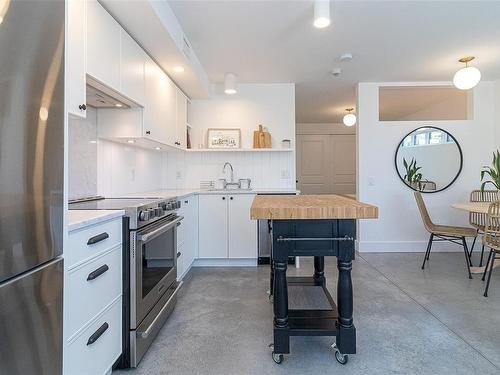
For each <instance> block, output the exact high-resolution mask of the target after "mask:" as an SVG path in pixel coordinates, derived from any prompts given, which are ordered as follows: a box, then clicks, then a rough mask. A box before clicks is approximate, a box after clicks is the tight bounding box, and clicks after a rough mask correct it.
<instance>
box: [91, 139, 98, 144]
mask: <svg viewBox="0 0 500 375" xmlns="http://www.w3.org/2000/svg"><path fill="white" fill-rule="evenodd" d="M89 143H97V141H96V140H95V139H93V140H91V141H89Z"/></svg>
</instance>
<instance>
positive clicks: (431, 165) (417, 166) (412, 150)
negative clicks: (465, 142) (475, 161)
mask: <svg viewBox="0 0 500 375" xmlns="http://www.w3.org/2000/svg"><path fill="white" fill-rule="evenodd" d="M394 162H395V164H396V170H397V172H398V175H399V177H400V178H401V180H402V181H403V182H404V183H405V184H406V185H407V186H408V187H410V188H412V189H413V190H416V191H420V192H422V193H435V192H438V191H442V190H444V189H446V188H448V187H449V186H450V185H451V184H452V183H453V182H455V180H456V179H457V177H458V175H459V174H460V172H461V170H462V163H463V158H462V150H461V149H460V145H459V144H458V142H457V140H456V139H455V137H453V136H452V135H451V134H450V133H448V132H447V131H445V130H443V129H440V128H435V127H421V128H418V129H415V130H413V131H412V132H411V133H409V134H407V135H406V136H405V137H404V138H403V139H402V140H401V142H400V143H399V145H398V149H397V150H396V156H395V158H394Z"/></svg>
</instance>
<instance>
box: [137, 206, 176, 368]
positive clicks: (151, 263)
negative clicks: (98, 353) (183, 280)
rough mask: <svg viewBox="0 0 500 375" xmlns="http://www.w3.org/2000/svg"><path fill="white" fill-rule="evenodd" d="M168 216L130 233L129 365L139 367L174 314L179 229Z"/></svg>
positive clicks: (174, 220) (172, 217)
mask: <svg viewBox="0 0 500 375" xmlns="http://www.w3.org/2000/svg"><path fill="white" fill-rule="evenodd" d="M182 219H183V217H182V216H177V215H175V214H173V215H170V216H167V217H165V218H163V219H161V220H158V221H156V222H154V223H152V224H150V225H147V226H145V227H142V228H140V229H138V230H132V231H131V232H130V250H131V251H130V270H131V271H132V270H135V272H130V295H131V298H130V309H131V311H130V329H131V330H130V349H131V353H130V365H131V367H136V366H137V364H138V363H139V361H140V360H141V358H142V356H143V355H144V353H145V352H146V350H147V349H148V347H149V346H150V345H151V342H152V341H153V339H154V338H155V336H156V334H157V333H158V331H159V330H160V328H161V327H162V326H163V324H164V323H165V321H166V319H167V318H168V316H169V315H170V313H171V312H172V310H173V308H174V306H175V303H176V301H177V298H176V296H177V291H178V290H179V288H180V285H179V284H178V283H177V282H176V280H177V226H179V225H180V224H181V220H182Z"/></svg>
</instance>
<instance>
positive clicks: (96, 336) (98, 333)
mask: <svg viewBox="0 0 500 375" xmlns="http://www.w3.org/2000/svg"><path fill="white" fill-rule="evenodd" d="M108 328H109V324H108V322H104V324H103V325H102V326H100V327H99V329H98V330H97V331H95V332H94V333H93V334H92V336H90V337H89V339H88V341H87V345H92V344H93V343H95V342H96V341H97V340H99V337H101V336H102V334H103V333H104V332H106V331H107V330H108Z"/></svg>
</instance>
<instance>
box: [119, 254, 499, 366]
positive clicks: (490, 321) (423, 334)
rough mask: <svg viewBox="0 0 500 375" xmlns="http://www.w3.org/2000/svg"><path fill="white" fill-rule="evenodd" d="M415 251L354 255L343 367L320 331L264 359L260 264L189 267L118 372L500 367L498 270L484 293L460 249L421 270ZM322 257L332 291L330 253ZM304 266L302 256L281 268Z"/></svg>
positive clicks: (267, 309) (268, 332)
mask: <svg viewBox="0 0 500 375" xmlns="http://www.w3.org/2000/svg"><path fill="white" fill-rule="evenodd" d="M422 255H423V254H413V253H392V254H388V253H386V254H362V255H361V256H359V257H358V258H357V259H356V260H355V261H354V267H353V284H354V319H355V325H356V329H357V340H358V353H357V354H355V355H351V356H350V357H349V362H348V363H347V365H345V366H342V365H340V364H338V363H337V362H336V361H335V359H334V356H333V351H332V349H331V348H330V344H331V343H332V342H333V338H326V337H294V338H292V341H291V354H290V355H288V356H286V357H285V361H284V362H283V363H282V364H281V365H277V364H275V363H274V362H273V361H272V359H271V350H270V349H269V347H268V345H269V344H270V343H271V341H272V305H271V304H270V303H269V302H268V301H267V295H266V290H267V289H268V274H269V270H268V267H258V268H196V269H193V270H192V271H191V276H190V277H189V279H188V280H187V281H186V283H185V284H184V286H183V290H182V291H181V294H180V298H179V302H178V305H177V307H176V309H175V311H174V313H173V314H172V316H171V317H170V319H169V320H168V321H167V323H166V324H165V326H164V327H163V329H162V330H161V332H160V333H159V335H158V337H157V338H156V340H155V342H154V343H153V345H152V346H151V348H150V350H149V351H148V353H147V354H146V356H145V357H144V359H143V360H142V362H141V363H140V364H139V367H138V368H137V369H135V370H130V371H127V372H123V374H128V375H132V374H133V375H136V374H137V375H139V374H148V375H155V374H176V375H180V374H217V375H219V374H220V375H222V374H228V375H229V374H259V375H260V374H285V373H286V374H320V373H338V374H426V375H427V374H481V375H486V374H500V268H499V269H497V270H496V271H497V272H496V274H495V273H494V275H493V278H492V285H491V288H490V296H489V297H488V298H485V297H483V288H484V282H482V281H481V276H480V275H475V277H474V279H473V280H469V279H468V278H467V277H466V271H465V264H464V259H463V254H462V253H436V254H431V260H430V264H429V265H428V266H427V268H426V270H425V271H422V270H421V269H420V264H421V258H422ZM475 263H477V261H475ZM326 264H327V267H326V274H327V277H328V278H329V279H328V286H329V288H330V289H331V290H332V294H333V295H335V294H334V293H335V284H336V275H337V272H336V263H335V258H328V260H327V263H326ZM311 272H312V262H311V261H310V260H307V259H305V260H303V261H302V262H301V268H300V269H298V270H296V269H294V268H291V269H289V273H290V274H306V275H307V274H310V273H311Z"/></svg>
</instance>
